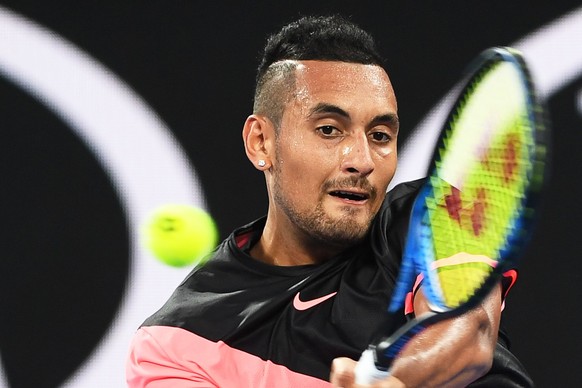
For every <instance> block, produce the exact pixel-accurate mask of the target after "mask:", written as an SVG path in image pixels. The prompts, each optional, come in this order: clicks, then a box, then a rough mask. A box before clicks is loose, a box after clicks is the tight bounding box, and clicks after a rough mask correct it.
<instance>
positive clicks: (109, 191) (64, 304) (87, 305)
mask: <svg viewBox="0 0 582 388" xmlns="http://www.w3.org/2000/svg"><path fill="white" fill-rule="evenodd" d="M230 3H231V2H222V1H216V2H201V1H193V0H192V1H185V0H181V1H166V2H161V1H150V2H137V1H125V2H120V1H91V2H78V1H65V0H53V1H46V2H42V1H28V0H15V1H7V0H0V14H5V15H9V16H10V17H11V18H20V17H23V18H24V19H19V20H28V21H31V22H33V23H34V24H35V25H37V26H38V27H40V29H39V30H38V31H39V32H40V33H42V34H44V35H45V36H47V37H49V38H54V39H63V41H62V42H68V43H67V44H68V45H70V46H71V47H75V48H76V50H79V52H84V55H85V56H86V58H88V59H90V60H91V61H94V62H95V63H100V66H103V68H104V69H108V71H109V72H110V75H111V77H114V78H115V79H116V80H119V81H120V82H123V83H124V84H125V85H126V86H127V87H129V88H130V89H131V90H133V92H134V93H136V94H137V95H138V96H140V98H141V103H143V104H145V105H147V106H149V108H150V109H151V110H152V112H154V113H155V115H157V118H158V119H159V120H160V121H161V122H163V123H164V124H165V125H166V127H167V128H168V129H169V130H170V131H171V133H172V134H173V136H174V139H175V140H177V145H178V148H180V149H181V150H182V152H184V154H185V155H186V164H187V165H188V166H190V167H191V168H192V170H193V171H195V174H196V177H197V179H198V180H197V181H196V182H195V185H196V187H199V194H200V198H201V200H202V201H203V202H204V204H205V206H207V207H208V209H209V210H210V212H211V213H212V215H213V216H214V218H215V219H216V221H217V223H218V226H219V228H220V233H221V236H222V237H223V238H224V237H226V236H227V235H228V234H229V233H230V232H231V231H232V229H234V228H235V227H237V226H240V225H242V224H245V223H247V222H249V221H252V220H254V219H255V218H257V217H259V216H261V215H262V214H263V213H264V212H265V211H266V192H265V189H264V181H263V177H262V175H261V174H260V173H258V172H257V171H256V170H255V169H254V168H253V167H252V166H251V165H250V164H249V163H248V160H247V159H246V156H245V154H244V151H243V147H242V141H241V135H240V131H241V128H242V124H243V122H244V120H245V118H246V117H247V115H248V114H250V112H251V107H252V93H253V84H254V77H255V68H256V65H257V59H258V56H259V54H260V51H261V49H262V46H263V44H264V42H265V38H266V35H267V34H268V33H270V32H273V31H275V30H276V29H277V28H279V27H280V26H281V25H282V24H283V23H286V22H288V21H291V20H292V19H294V18H296V17H297V16H300V15H305V14H313V13H318V14H319V13H340V14H343V15H345V16H348V17H351V18H352V19H353V20H354V21H356V22H357V23H359V24H360V25H361V26H362V27H364V28H365V29H367V30H369V31H370V32H371V33H372V34H373V35H375V36H376V38H377V40H378V43H379V47H380V50H381V52H382V54H383V55H384V56H385V57H386V58H387V62H388V68H389V71H390V77H391V79H392V82H393V84H394V87H395V91H396V95H397V98H398V102H399V114H400V119H401V123H402V132H401V136H400V145H401V146H404V145H406V146H408V145H409V144H410V143H409V142H407V141H408V140H410V139H411V138H412V136H411V134H412V133H413V131H414V129H415V128H416V127H417V126H418V125H419V124H420V122H421V121H422V120H423V119H424V118H425V116H426V115H427V114H428V113H429V112H430V110H431V109H432V108H433V107H434V106H435V105H436V104H437V103H438V102H439V101H440V100H441V99H442V98H443V97H444V96H445V95H446V94H447V92H448V91H449V90H450V89H451V88H452V87H453V86H454V84H455V83H456V82H457V81H458V80H459V79H460V77H461V74H462V71H463V70H464V68H465V67H466V65H467V64H468V62H470V60H472V59H473V58H474V57H475V56H476V55H477V54H478V53H479V52H480V51H482V50H483V49H485V48H487V47H490V46H496V45H512V44H514V43H515V42H519V41H521V40H522V39H524V38H525V37H527V36H530V35H531V34H533V33H534V32H539V31H542V32H543V31H545V30H539V29H540V28H542V27H544V26H547V25H549V24H551V23H556V22H560V21H561V20H566V18H565V16H566V15H567V14H568V13H570V12H572V14H573V12H576V13H577V14H579V13H581V12H582V6H581V3H580V1H564V0H560V1H547V2H535V5H534V4H533V3H532V2H529V1H526V0H515V1H507V0H504V1H500V0H491V1H478V2H467V1H461V0H455V1H447V2H436V1H431V2H428V1H426V2H404V1H400V2H397V1H358V2H355V1H319V2H315V1H298V0H294V1H279V2H275V1H255V2H249V3H248V4H243V2H238V3H237V4H236V5H232V4H230ZM579 19H580V18H579ZM1 20H2V19H0V50H5V51H4V52H3V54H0V55H4V56H5V57H6V60H7V61H8V60H9V58H10V57H11V53H10V51H9V50H19V48H18V47H17V48H14V47H12V48H10V46H9V45H8V44H9V43H10V40H11V39H14V35H13V34H12V32H10V31H8V28H7V27H6V26H7V24H5V25H4V26H3V25H2V21H1ZM575 31H578V33H579V32H580V29H579V28H578V29H577V30H575ZM23 33H24V32H23ZM566 36H567V37H568V39H566V40H565V41H564V42H563V43H564V44H563V55H564V57H568V55H577V54H576V53H578V52H580V51H581V50H582V46H581V45H580V42H582V35H576V34H574V35H572V34H567V35H566ZM25 48H26V47H22V49H25ZM6 50H8V51H6ZM526 54H527V52H526ZM14 55H16V53H14ZM560 56H561V54H560ZM42 58H43V57H42V55H41V56H40V57H39V59H38V63H36V66H37V67H38V68H44V69H45V70H46V68H47V67H49V66H51V64H50V63H48V62H47V63H45V62H43V59H42ZM549 59H551V58H549ZM2 63H3V62H1V61H0V128H1V130H2V141H0V155H1V156H0V161H1V163H0V172H1V174H0V181H1V182H2V185H1V189H0V190H1V191H0V192H1V201H0V209H1V212H2V218H3V219H4V220H5V221H6V222H5V226H4V228H3V230H4V232H3V233H2V238H1V239H0V241H1V244H2V245H1V246H2V251H1V252H2V256H1V257H0V295H2V296H1V297H0V355H1V360H2V363H3V368H2V369H3V371H4V372H3V374H4V380H3V381H4V382H2V380H0V387H1V386H2V384H4V385H6V386H7V387H8V386H10V387H56V386H62V385H68V386H79V387H81V386H82V387H86V386H88V384H89V385H90V384H93V383H94V384H95V385H94V386H100V387H103V386H123V376H122V373H123V369H122V366H123V365H122V364H123V359H124V356H125V354H124V350H123V349H126V348H127V343H126V342H124V341H126V340H127V339H128V338H129V337H130V336H131V332H129V331H128V330H127V329H126V327H125V326H122V325H118V324H117V323H116V322H117V319H118V317H119V316H121V315H123V316H125V315H127V314H134V316H133V318H132V319H133V321H134V322H135V325H136V326H137V325H138V324H139V323H140V322H141V320H143V319H145V317H146V315H144V313H143V311H149V312H153V311H154V310H155V309H157V308H158V307H159V302H158V301H157V300H156V301H148V300H144V301H142V302H140V303H141V304H140V306H142V308H143V309H142V310H140V311H138V312H137V313H132V312H129V310H128V306H129V304H128V303H129V302H127V301H128V300H129V299H130V298H128V297H127V294H128V293H136V291H135V290H136V289H138V288H136V287H137V285H136V284H135V283H136V282H137V280H136V279H138V275H135V274H134V273H135V272H136V271H138V269H139V268H141V267H140V265H141V264H139V262H140V260H144V261H153V260H154V259H153V258H151V257H150V256H148V255H143V254H142V255H140V254H137V253H136V248H135V246H134V245H133V244H134V242H132V241H133V240H132V239H133V237H132V236H133V235H134V234H135V231H134V230H133V229H134V228H135V227H134V224H132V222H131V221H130V220H128V217H127V211H125V210H124V209H125V208H126V207H127V204H126V203H125V202H126V201H127V200H128V199H127V198H125V199H123V198H122V197H123V196H121V197H120V193H123V190H124V188H123V187H119V185H118V183H116V181H115V180H114V179H112V174H114V173H112V172H111V171H109V170H108V169H107V168H104V163H103V161H102V160H101V159H102V158H104V157H105V156H103V155H102V154H101V153H100V152H98V150H97V151H96V150H95V147H94V146H92V145H91V144H90V143H88V141H87V140H86V139H84V138H83V137H82V136H79V135H78V132H76V131H74V130H72V129H71V127H72V126H74V125H72V124H71V123H70V122H67V120H66V119H64V118H63V116H62V114H58V113H55V112H56V111H55V110H54V109H53V108H52V105H51V102H50V101H47V100H46V99H45V100H43V99H42V98H38V96H37V95H36V94H35V93H34V92H32V91H31V88H33V87H27V86H26V82H30V83H34V82H35V81H34V80H28V81H26V82H24V83H22V82H16V81H15V80H14V77H13V75H12V73H11V72H10V71H9V70H7V67H4V65H2ZM577 66H578V67H577V73H576V74H575V75H574V76H572V75H570V76H569V77H568V78H567V80H566V81H564V82H562V83H561V84H559V86H557V87H555V88H553V89H552V90H551V91H550V92H548V93H547V97H548V106H549V107H550V112H551V122H552V124H553V128H554V138H553V144H554V147H555V148H554V154H553V160H552V174H551V177H552V185H551V188H550V190H549V192H548V194H547V195H546V197H545V200H544V209H543V210H544V212H543V218H542V220H541V222H540V224H539V226H538V228H537V231H536V235H535V236H534V241H533V244H532V245H531V246H530V248H529V249H528V252H527V255H526V257H525V258H524V263H523V266H522V268H521V271H520V278H519V281H518V283H517V285H516V286H515V288H514V289H513V290H512V292H511V294H510V296H509V299H508V301H507V307H506V311H505V312H504V322H503V324H504V326H505V327H506V329H507V330H508V332H509V335H510V337H511V338H512V343H513V351H514V352H515V353H516V354H517V355H518V357H519V358H520V359H521V360H522V361H523V363H524V365H525V366H526V368H527V369H528V370H529V371H530V373H531V374H532V376H534V379H535V380H536V382H537V384H538V386H540V387H546V386H552V387H553V386H576V385H577V384H576V383H577V382H579V381H580V380H582V371H581V369H580V366H579V364H580V361H579V352H580V350H581V349H582V335H581V334H580V333H579V331H578V328H579V327H581V325H582V319H581V318H580V315H579V314H577V313H576V310H577V307H578V306H579V304H580V300H581V299H582V293H581V292H580V287H579V284H580V281H581V280H582V277H581V275H580V273H581V270H582V264H580V262H581V260H580V257H579V255H578V251H579V249H577V248H576V247H580V238H579V237H578V235H577V232H578V223H577V221H578V220H579V218H580V216H582V211H581V209H582V206H581V205H580V204H579V203H578V201H579V199H580V197H581V196H582V188H581V184H580V182H579V176H580V173H579V170H580V168H581V167H582V152H580V151H579V150H578V147H577V146H578V145H581V144H582V125H581V124H582V120H581V116H582V78H581V75H582V64H578V65H577ZM49 70H50V69H49ZM55 71H56V72H58V69H55ZM556 71H558V70H556ZM557 76H558V77H559V76H560V74H557ZM75 77H77V76H76V74H71V75H70V79H71V82H75V81H79V80H77V79H76V78H75ZM79 82H82V81H79ZM119 134H120V133H119V132H114V131H113V132H111V133H109V134H108V135H107V136H110V137H111V138H113V139H114V138H115V136H118V135H119ZM154 146H155V145H154ZM135 147H136V151H137V149H138V147H139V145H138V142H136V146H135ZM154 148H155V147H154ZM128 154H129V153H128ZM162 157H163V156H162V155H158V154H156V153H155V152H154V153H149V154H148V155H146V159H148V162H151V161H152V160H153V161H155V160H156V158H162ZM131 160H132V159H131V156H130V155H128V163H132V162H131ZM144 163H145V162H144ZM162 174H163V173H162ZM299 184H300V182H299ZM161 185H162V184H161V183H160V186H161ZM160 186H158V187H160ZM153 187H154V189H150V188H144V190H155V184H154V185H153ZM128 197H129V200H131V196H128ZM169 200H170V199H169ZM546 263H547V264H546ZM548 264H549V265H548ZM182 276H183V273H180V274H178V275H177V276H176V277H175V278H173V279H172V280H170V281H168V289H172V288H173V286H175V285H177V280H175V279H178V278H180V277H182ZM160 281H161V280H160ZM139 287H142V288H144V289H147V288H148V287H149V284H140V285H139ZM139 289H141V288H139ZM132 290H133V291H132ZM132 295H133V294H132ZM166 296H167V295H162V296H161V300H163V299H165V297H166ZM148 303H150V304H149V305H148ZM144 306H145V307H144ZM132 311H133V310H132ZM116 330H117V331H124V333H120V334H115V333H114V332H115V331H116ZM112 333H114V334H112ZM105 338H107V339H108V340H105ZM112 338H114V339H116V340H115V341H114V340H113V339H112ZM117 338H120V339H119V340H117ZM113 342H117V343H116V344H115V345H114V344H113ZM111 346H117V349H119V350H116V353H112V354H116V357H117V359H115V360H114V361H111V360H112V359H114V357H112V356H109V357H107V358H108V359H109V362H114V363H115V364H116V365H118V366H119V369H114V370H112V369H105V370H99V369H98V368H99V366H98V365H100V364H95V365H94V364H93V361H94V360H93V358H94V357H95V353H96V349H98V348H100V347H102V348H105V347H111ZM100 352H101V351H100ZM88 376H99V377H98V378H95V377H88ZM97 380H98V381H97ZM89 381H90V382H91V383H89Z"/></svg>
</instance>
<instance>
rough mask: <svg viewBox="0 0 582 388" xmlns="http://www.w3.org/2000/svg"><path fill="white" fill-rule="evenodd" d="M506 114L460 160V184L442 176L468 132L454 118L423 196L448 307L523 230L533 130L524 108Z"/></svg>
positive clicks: (435, 269) (434, 272) (436, 272)
mask: <svg viewBox="0 0 582 388" xmlns="http://www.w3.org/2000/svg"><path fill="white" fill-rule="evenodd" d="M478 80H479V81H482V79H481V78H478ZM471 91H472V92H473V91H475V88H473V89H471ZM462 109H464V106H463V105H461V107H460V108H459V110H462ZM504 114H505V115H510V116H511V120H505V121H503V122H502V123H503V126H502V128H496V129H495V131H493V134H491V132H487V133H486V136H484V137H483V140H482V143H480V144H478V147H477V150H476V152H475V157H474V159H473V160H470V161H465V162H466V163H467V165H464V166H456V170H455V172H456V173H457V174H458V176H457V177H455V179H452V180H453V181H455V182H461V184H457V185H453V184H451V183H450V182H449V181H450V180H451V179H447V180H444V179H442V177H441V169H442V166H443V165H444V164H443V161H442V159H444V158H446V157H448V155H449V153H450V152H451V150H450V149H449V147H451V145H452V143H453V140H452V139H451V137H452V136H453V135H457V136H458V133H467V132H466V131H465V132H461V131H455V130H454V125H455V122H454V121H453V122H452V125H451V129H450V130H448V131H447V132H446V133H445V135H444V138H443V141H442V147H441V148H440V149H439V151H438V154H439V155H440V156H441V161H439V162H437V163H436V164H435V166H436V168H435V170H434V173H433V174H432V176H431V177H430V179H431V184H432V187H433V191H432V195H429V196H427V197H426V198H425V202H426V208H427V209H428V212H427V215H426V217H425V219H424V229H425V232H424V236H423V238H427V239H429V240H430V241H427V243H426V246H425V247H424V249H432V250H434V255H429V256H428V257H433V258H434V262H433V263H432V264H431V271H430V276H431V277H432V281H433V282H438V284H439V287H433V288H436V289H438V290H440V292H441V293H442V295H441V296H440V297H441V298H442V299H443V300H444V303H445V304H446V305H447V306H450V307H455V306H458V305H460V304H461V303H464V302H465V301H466V300H467V299H468V298H470V297H471V296H472V295H473V293H474V291H475V290H476V289H479V288H480V286H481V285H482V284H483V283H484V282H485V281H486V280H487V279H488V278H489V275H490V273H491V272H492V271H493V270H494V268H495V267H496V266H497V264H498V263H499V261H500V260H503V256H502V254H503V252H504V251H505V250H506V249H507V247H508V246H509V245H510V244H509V241H508V240H509V238H510V236H512V235H514V234H515V233H519V231H518V230H517V229H518V227H519V222H518V221H519V211H520V208H521V207H522V206H523V203H522V202H523V200H524V198H525V196H526V190H527V187H528V177H529V176H530V173H531V159H532V155H531V152H532V149H533V147H534V140H533V133H532V131H533V130H532V128H531V127H530V125H529V121H528V120H527V119H528V117H527V113H526V109H525V108H523V109H521V110H520V111H518V112H508V113H507V112H506V113H504ZM460 116H461V115H460V114H459V115H457V116H454V117H460ZM457 142H458V139H457ZM457 146H458V143H457ZM448 174H449V175H450V172H449V173H448Z"/></svg>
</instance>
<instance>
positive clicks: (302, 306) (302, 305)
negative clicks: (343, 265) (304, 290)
mask: <svg viewBox="0 0 582 388" xmlns="http://www.w3.org/2000/svg"><path fill="white" fill-rule="evenodd" d="M299 294H300V293H299V292H298V293H297V294H295V299H293V307H295V308H296V309H297V310H299V311H303V310H307V309H310V308H312V307H313V306H315V305H318V304H320V303H321V302H325V301H326V300H328V299H329V298H331V297H333V296H334V295H335V294H337V291H336V292H332V293H331V294H328V295H324V296H322V297H319V298H316V299H312V300H308V301H302V300H301V299H299Z"/></svg>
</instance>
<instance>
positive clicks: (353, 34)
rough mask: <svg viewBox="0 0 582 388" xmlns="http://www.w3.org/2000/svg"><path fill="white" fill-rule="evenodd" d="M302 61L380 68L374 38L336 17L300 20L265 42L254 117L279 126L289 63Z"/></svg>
mask: <svg viewBox="0 0 582 388" xmlns="http://www.w3.org/2000/svg"><path fill="white" fill-rule="evenodd" d="M303 60H321V61H340V62H350V63H361V64H365V65H370V64H372V65H378V66H380V67H384V61H383V59H382V57H381V56H380V54H379V53H378V50H377V47H376V43H375V41H374V38H373V37H372V36H371V35H370V34H369V33H368V32H366V31H364V30H363V29H361V28H360V27H359V26H357V25H356V24H355V23H353V22H352V21H350V20H348V19H346V18H344V17H342V16H339V15H330V16H305V17H302V18H300V19H298V20H296V21H294V22H291V23H289V24H287V25H285V26H284V27H283V28H281V30H280V31H279V32H277V33H275V34H273V35H271V36H270V37H269V38H268V39H267V43H266V45H265V48H264V51H263V55H262V58H261V61H260V64H259V67H258V70H257V79H256V87H255V101H254V107H253V110H254V112H255V113H258V114H265V115H266V116H268V117H269V118H270V119H271V120H272V121H273V122H274V123H275V125H276V126H278V125H279V123H280V120H281V116H282V114H283V110H284V107H285V103H286V102H287V101H288V100H289V98H290V97H291V96H290V92H291V91H292V90H293V88H294V85H295V78H294V70H295V65H294V64H293V63H292V62H290V61H303ZM285 61H289V62H285ZM273 81H278V82H273Z"/></svg>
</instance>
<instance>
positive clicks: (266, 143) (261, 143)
mask: <svg viewBox="0 0 582 388" xmlns="http://www.w3.org/2000/svg"><path fill="white" fill-rule="evenodd" d="M274 131H275V128H274V126H273V124H272V123H271V120H269V119H268V118H266V117H265V116H262V115H250V116H249V117H247V119H246V121H245V124H244V127H243V131H242V137H243V142H244V144H245V152H246V154H247V157H248V158H249V160H250V161H251V163H252V164H253V165H254V166H255V168H257V169H258V170H261V171H265V170H268V169H269V168H271V166H272V158H273V153H274V137H275V132H274Z"/></svg>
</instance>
